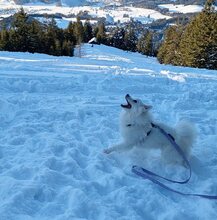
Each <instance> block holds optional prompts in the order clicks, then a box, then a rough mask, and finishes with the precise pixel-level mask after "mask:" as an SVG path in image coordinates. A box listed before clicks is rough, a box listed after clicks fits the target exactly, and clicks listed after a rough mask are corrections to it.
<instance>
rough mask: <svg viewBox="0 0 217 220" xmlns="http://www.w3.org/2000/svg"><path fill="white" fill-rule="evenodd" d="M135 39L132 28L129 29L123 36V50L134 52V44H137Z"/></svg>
mask: <svg viewBox="0 0 217 220" xmlns="http://www.w3.org/2000/svg"><path fill="white" fill-rule="evenodd" d="M137 40H138V39H137V37H136V34H135V32H134V30H133V29H132V28H129V29H128V30H127V31H126V32H125V35H124V45H125V48H124V49H125V50H128V51H133V52H135V51H136V44H137Z"/></svg>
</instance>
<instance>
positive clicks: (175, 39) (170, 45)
mask: <svg viewBox="0 0 217 220" xmlns="http://www.w3.org/2000/svg"><path fill="white" fill-rule="evenodd" d="M183 29H184V27H183V26H182V25H174V26H171V27H169V28H168V29H167V30H166V32H165V38H164V42H163V43H162V45H161V47H160V48H159V50H158V54H157V58H158V60H159V62H160V63H165V64H169V63H170V64H173V65H178V64H179V63H180V52H179V44H180V41H181V37H182V33H183Z"/></svg>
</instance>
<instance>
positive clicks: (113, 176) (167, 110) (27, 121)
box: [0, 45, 217, 220]
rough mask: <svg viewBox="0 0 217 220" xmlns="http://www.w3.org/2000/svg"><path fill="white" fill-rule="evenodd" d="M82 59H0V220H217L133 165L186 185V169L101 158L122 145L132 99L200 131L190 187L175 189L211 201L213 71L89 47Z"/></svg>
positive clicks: (216, 158)
mask: <svg viewBox="0 0 217 220" xmlns="http://www.w3.org/2000/svg"><path fill="white" fill-rule="evenodd" d="M78 54H79V53H78ZM80 56H81V58H80V57H53V56H48V55H42V54H29V53H10V52H0V122H1V123H0V219H1V220H33V219H34V220H38V219H40V220H48V219H52V220H86V219H88V220H114V219H119V220H129V219H130V220H144V219H147V220H156V219H158V220H173V219H176V220H183V219H187V220H210V219H217V212H216V210H217V202H216V201H210V200H207V199H201V198H193V197H184V196H180V195H177V194H174V193H172V192H168V191H166V190H164V189H162V188H159V187H158V186H156V185H154V184H153V183H151V182H149V181H148V180H144V179H141V178H140V177H138V176H136V175H135V174H133V173H131V166H132V165H133V164H137V165H142V166H144V167H146V168H148V169H151V170H153V171H155V172H157V173H160V174H161V175H165V176H167V177H169V178H173V179H180V178H184V177H185V175H186V174H187V171H186V169H185V168H184V167H182V166H178V165H167V164H163V163H162V162H161V160H160V157H159V152H151V151H147V152H143V150H142V149H133V150H132V151H130V152H125V153H113V154H111V155H105V154H103V153H102V151H103V149H104V148H106V147H108V146H109V145H112V144H114V143H116V142H118V141H119V139H120V134H119V131H118V120H119V112H120V110H121V109H120V104H121V103H123V102H125V101H124V96H125V94H126V93H129V94H131V95H132V96H134V97H138V98H141V99H142V100H144V101H145V102H146V103H147V104H151V105H152V106H153V114H154V116H155V118H156V119H157V120H159V121H162V122H165V123H167V124H168V125H171V126H172V125H174V124H175V123H176V122H177V121H178V120H179V119H181V118H188V119H189V120H190V121H192V122H193V123H195V124H196V126H197V130H198V139H197V143H196V144H195V146H194V148H193V156H192V158H191V159H190V163H191V164H192V167H193V176H192V179H191V181H190V183H189V184H186V185H182V186H180V185H173V186H172V187H174V188H175V189H178V190H181V191H183V192H191V193H206V194H217V185H216V183H217V177H216V172H217V145H216V143H217V136H216V133H217V119H216V115H217V101H216V100H217V92H216V88H217V71H211V70H206V69H193V68H181V67H173V66H170V65H160V64H159V63H158V62H157V61H156V59H155V58H150V57H145V56H143V55H140V54H137V53H127V52H123V51H121V50H118V49H115V48H110V47H106V46H98V45H94V47H91V45H85V46H84V47H82V49H81V51H80Z"/></svg>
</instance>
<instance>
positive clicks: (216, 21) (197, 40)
mask: <svg viewBox="0 0 217 220" xmlns="http://www.w3.org/2000/svg"><path fill="white" fill-rule="evenodd" d="M213 3H214V1H213V0H208V1H207V2H206V4H205V7H204V10H203V11H202V12H201V13H199V14H198V15H197V16H196V17H195V18H194V19H193V20H192V21H191V23H190V24H189V25H188V26H187V28H186V31H185V32H184V34H183V38H182V40H181V42H180V54H181V65H184V66H192V67H199V68H210V69H216V66H217V12H216V11H215V10H214V7H213Z"/></svg>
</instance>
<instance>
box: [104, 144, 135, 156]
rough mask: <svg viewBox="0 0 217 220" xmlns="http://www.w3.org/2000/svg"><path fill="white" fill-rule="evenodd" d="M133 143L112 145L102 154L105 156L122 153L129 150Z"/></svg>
mask: <svg viewBox="0 0 217 220" xmlns="http://www.w3.org/2000/svg"><path fill="white" fill-rule="evenodd" d="M133 145H134V144H133V143H125V142H123V143H120V144H117V145H114V146H112V147H109V148H106V149H105V150H104V151H103V152H104V153H105V154H110V153H111V152H113V151H119V152H120V151H124V150H129V149H130V148H132V147H133Z"/></svg>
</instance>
